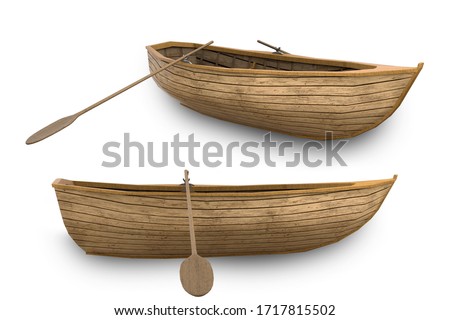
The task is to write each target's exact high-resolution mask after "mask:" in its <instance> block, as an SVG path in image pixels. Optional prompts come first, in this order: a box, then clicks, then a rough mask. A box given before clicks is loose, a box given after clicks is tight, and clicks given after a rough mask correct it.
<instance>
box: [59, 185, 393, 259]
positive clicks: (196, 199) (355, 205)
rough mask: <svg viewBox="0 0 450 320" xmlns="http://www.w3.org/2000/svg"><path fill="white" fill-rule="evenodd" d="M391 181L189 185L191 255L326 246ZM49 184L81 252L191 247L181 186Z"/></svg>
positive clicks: (136, 253)
mask: <svg viewBox="0 0 450 320" xmlns="http://www.w3.org/2000/svg"><path fill="white" fill-rule="evenodd" d="M395 179H396V176H394V178H392V179H386V180H375V181H365V182H351V183H322V184H309V185H307V184H303V185H262V186H193V187H192V192H191V198H192V209H193V214H194V221H195V233H196V238H197V250H198V253H199V254H200V255H201V256H206V257H207V256H233V255H258V254H275V253H292V252H302V251H307V250H311V249H315V248H318V247H322V246H325V245H328V244H332V243H334V242H336V241H339V240H340V239H342V238H345V237H346V236H348V235H349V234H351V233H353V232H355V231H356V230H358V229H359V228H361V227H362V226H363V225H364V224H365V223H366V222H367V221H368V220H370V219H371V218H372V217H373V215H374V214H375V213H376V212H377V210H378V209H379V208H380V206H381V204H382V202H383V201H384V199H385V197H386V195H387V194H388V192H389V190H390V188H391V187H392V185H393V183H394V182H395ZM53 187H54V188H55V191H56V195H57V199H58V203H59V207H60V210H61V213H62V217H63V220H64V224H65V226H66V228H67V231H68V232H69V234H70V236H71V237H72V238H73V239H74V241H75V242H76V243H77V244H78V245H79V246H80V247H81V248H82V249H83V250H84V251H85V252H86V253H88V254H96V255H108V256H118V257H127V258H180V257H188V256H189V255H190V253H191V252H190V242H189V227H188V217H187V212H186V196H185V193H184V190H183V187H182V186H178V185H159V186H158V185H148V186H135V185H117V184H102V183H88V182H79V181H78V182H77V181H68V180H63V179H57V180H56V181H55V182H54V183H53Z"/></svg>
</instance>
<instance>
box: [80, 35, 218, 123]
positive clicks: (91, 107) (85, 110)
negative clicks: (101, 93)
mask: <svg viewBox="0 0 450 320" xmlns="http://www.w3.org/2000/svg"><path fill="white" fill-rule="evenodd" d="M212 43H214V41H209V42H208V43H205V44H204V45H202V46H200V47H198V48H197V49H195V50H192V51H191V52H189V53H187V54H185V55H183V56H182V57H180V58H178V59H176V60H174V61H172V62H171V63H169V64H167V65H165V66H164V67H162V68H160V69H158V70H156V71H154V72H152V73H150V74H148V75H146V76H145V77H142V78H140V79H139V80H136V81H135V82H133V83H131V84H129V85H127V86H126V87H124V88H122V89H120V90H118V91H116V92H114V93H113V94H110V95H109V96H107V97H106V98H103V99H102V100H100V101H98V102H96V103H94V104H93V105H90V106H89V107H87V108H86V109H84V110H81V111H80V112H78V116H81V115H82V114H83V113H86V112H88V111H90V110H92V109H94V108H96V107H98V106H99V105H101V104H103V103H105V102H106V101H108V100H110V99H112V98H114V97H116V96H118V95H119V94H121V93H124V92H125V91H127V90H128V89H131V88H133V87H134V86H136V85H138V84H139V83H141V82H143V81H145V80H147V79H149V78H151V77H153V76H154V75H157V74H158V73H160V72H161V71H164V70H166V69H167V68H170V67H171V66H173V65H174V64H175V63H178V62H180V61H181V60H184V59H186V58H187V57H188V56H190V55H192V54H194V53H196V52H197V51H200V50H202V49H204V48H206V47H207V46H209V45H211V44H212Z"/></svg>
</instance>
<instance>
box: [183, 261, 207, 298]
mask: <svg viewBox="0 0 450 320" xmlns="http://www.w3.org/2000/svg"><path fill="white" fill-rule="evenodd" d="M180 280H181V284H182V285H183V288H184V290H186V292H187V293H189V294H191V295H193V296H195V297H201V296H204V295H205V294H207V293H208V292H209V291H210V290H211V288H212V287H213V284H214V273H213V270H212V267H211V264H210V263H209V261H208V260H206V259H205V258H203V257H200V256H199V255H192V256H190V257H189V258H187V259H186V260H184V261H183V263H182V264H181V267H180Z"/></svg>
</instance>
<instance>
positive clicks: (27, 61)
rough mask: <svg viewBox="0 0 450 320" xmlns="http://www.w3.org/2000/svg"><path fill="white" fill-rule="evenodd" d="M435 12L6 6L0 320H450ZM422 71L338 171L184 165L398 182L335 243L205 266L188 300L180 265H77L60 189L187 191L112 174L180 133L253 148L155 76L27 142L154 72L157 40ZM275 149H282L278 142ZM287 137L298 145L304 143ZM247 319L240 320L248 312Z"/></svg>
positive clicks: (166, 173) (236, 178)
mask: <svg viewBox="0 0 450 320" xmlns="http://www.w3.org/2000/svg"><path fill="white" fill-rule="evenodd" d="M443 3H445V2H440V1H427V2H423V3H419V2H418V1H376V2H372V3H368V2H363V1H308V2H300V1H230V0H228V1H221V2H213V1H167V2H162V1H111V0H109V1H85V0H78V1H48V0H42V1H14V2H13V1H9V2H6V1H2V2H1V5H0V32H1V43H0V46H1V50H0V56H1V59H0V81H1V83H0V84H1V86H0V90H1V92H0V106H1V112H2V114H1V116H0V125H1V126H0V130H1V137H2V140H1V149H0V150H1V151H0V152H1V153H0V155H1V156H0V170H1V175H0V177H1V179H2V181H1V182H2V183H1V192H0V194H1V203H2V205H1V207H0V208H1V209H0V210H1V211H0V212H1V220H0V228H1V232H0V246H1V258H0V259H1V260H0V271H1V272H0V296H1V297H0V318H1V319H30V318H35V319H115V318H116V319H117V318H118V317H115V316H114V313H113V307H120V306H123V307H147V306H153V304H156V305H158V306H161V307H164V306H167V305H177V306H186V307H189V306H195V305H203V306H212V305H213V304H216V305H218V306H220V307H227V306H243V307H248V308H255V307H256V306H257V305H259V304H276V303H278V304H334V305H336V314H337V316H335V317H334V318H335V319H361V318H365V319H380V318H391V319H394V318H396V319H423V318H434V319H444V318H448V307H446V305H448V287H449V285H450V281H449V275H448V274H449V273H448V270H449V269H450V265H449V259H448V243H449V232H448V228H449V222H450V218H449V212H448V195H447V193H448V181H449V170H448V155H449V153H448V145H447V143H448V139H446V137H447V132H446V129H447V128H448V116H449V111H448V109H449V105H448V91H449V90H448V77H446V76H445V75H446V74H448V63H447V59H448V56H449V55H450V52H449V50H448V46H447V44H448V34H447V32H446V31H448V30H449V27H450V26H449V22H448V21H449V19H448V11H447V10H445V9H444V7H443V5H441V4H443ZM256 39H262V40H265V41H267V42H269V43H273V44H275V45H280V46H282V48H283V49H285V50H286V51H290V52H293V53H297V54H301V55H306V56H314V57H323V58H334V59H342V60H351V61H362V62H373V63H381V64H391V65H403V66H416V65H417V63H418V62H420V61H423V62H425V66H424V69H423V70H422V73H421V74H420V75H419V77H418V79H417V81H416V82H415V84H414V85H413V87H412V89H411V90H410V92H409V94H408V95H407V97H406V99H405V100H404V102H403V104H402V106H401V107H400V108H399V109H398V110H397V112H396V113H395V114H394V115H393V116H392V117H391V118H389V119H388V120H387V121H386V122H385V123H383V124H382V125H380V126H379V127H378V128H376V129H374V130H372V131H371V132H369V133H366V134H364V135H362V136H359V137H357V138H354V139H352V140H351V141H350V143H349V144H348V145H347V146H346V147H345V148H344V150H343V152H342V156H343V157H344V159H345V160H346V162H347V164H348V167H340V166H334V167H328V168H327V167H324V166H321V167H318V168H314V169H312V168H306V167H304V166H300V167H297V168H283V167H281V166H278V167H277V168H270V167H268V166H265V165H260V166H258V167H257V168H251V169H246V168H239V167H238V166H236V165H235V166H234V167H233V168H227V167H225V166H222V167H219V168H216V169H211V168H207V167H204V166H202V167H200V168H190V170H191V177H192V182H193V183H194V184H195V183H196V184H259V183H301V182H319V181H353V180H366V179H379V178H389V177H391V176H392V175H393V174H396V173H397V174H399V178H398V180H397V182H396V184H395V185H394V187H393V189H392V191H391V192H390V194H389V195H388V197H387V199H386V201H385V202H384V204H383V206H382V207H381V209H380V211H379V212H378V213H377V215H376V216H375V217H374V219H372V220H371V221H370V222H369V223H368V224H367V225H366V226H365V227H363V228H362V229H361V230H359V231H358V232H357V233H355V234H353V235H351V236H350V237H348V238H346V239H344V240H343V241H341V242H339V243H337V244H335V245H331V246H328V247H325V248H322V249H318V250H314V251H310V252H307V253H301V254H291V255H275V256H260V257H233V258H213V259H210V261H211V262H212V266H213V269H214V272H215V286H214V288H213V290H212V291H211V292H210V293H209V294H208V295H207V296H205V297H203V298H194V297H191V296H189V295H188V294H186V293H185V292H184V291H183V289H182V288H181V285H180V283H179V278H178V269H179V265H180V263H181V259H177V260H131V259H117V258H109V257H96V256H86V255H84V253H83V251H82V250H81V249H80V248H78V247H77V246H76V245H75V243H74V242H73V241H72V240H71V238H70V237H69V235H68V234H67V232H66V230H65V228H64V225H63V222H62V219H61V217H60V212H59V208H58V205H57V202H56V197H55V195H54V192H53V189H52V187H51V182H52V181H53V180H54V179H55V178H57V177H62V178H67V179H73V180H90V181H109V182H123V183H181V178H182V174H183V169H182V168H179V167H175V166H173V165H172V166H170V167H168V168H162V169H157V168H152V167H150V166H146V167H145V168H139V167H137V166H136V165H133V166H132V167H131V168H123V167H119V168H114V169H108V168H104V167H102V166H101V163H102V161H103V160H105V156H104V155H103V153H102V146H103V144H104V143H105V142H107V141H122V140H121V139H123V133H124V132H130V134H131V137H132V139H134V140H137V141H142V142H146V141H154V142H155V143H156V144H158V143H161V142H162V141H170V139H171V138H172V137H173V135H175V134H176V133H180V134H181V136H184V137H187V135H188V134H190V133H195V135H196V138H197V140H199V141H202V142H206V141H210V140H216V141H219V142H221V143H224V144H226V143H229V142H231V141H235V140H236V141H247V140H258V139H261V136H262V135H263V133H265V132H264V131H263V130H258V129H252V128H246V127H243V126H239V125H235V124H231V123H226V122H223V121H219V120H215V119H212V118H208V117H205V116H202V115H200V114H197V113H195V112H193V111H190V110H188V109H185V108H183V107H181V106H180V105H179V104H178V102H177V101H176V100H174V99H172V98H171V97H169V96H168V95H167V94H166V93H164V92H163V91H161V90H160V89H159V88H158V87H157V86H156V85H155V83H154V82H153V81H152V80H150V81H147V82H145V83H144V84H141V85H140V86H138V87H136V88H134V89H132V90H131V91H128V92H127V93H125V94H122V95H121V96H119V97H117V98H116V99H114V100H112V101H110V102H108V103H107V104H105V105H103V106H101V107H99V108H97V109H96V110H94V111H92V112H90V113H89V114H86V115H85V116H83V117H82V118H80V119H79V120H77V121H76V122H75V123H74V124H73V125H72V126H71V127H69V128H67V129H66V130H64V131H62V132H60V133H59V134H57V135H55V136H53V137H51V138H49V139H48V140H45V141H43V142H41V143H39V144H36V145H32V146H26V145H25V140H26V138H27V137H28V136H29V135H30V134H32V133H33V132H35V131H36V130H38V129H40V128H41V127H43V126H44V125H46V124H48V123H50V122H52V121H53V120H56V119H58V118H60V117H63V116H66V115H69V114H71V113H75V112H77V111H78V110H81V109H82V108H84V107H86V106H88V105H89V104H91V103H93V102H95V101H97V100H99V99H101V98H103V97H104V96H106V95H108V94H109V93H111V92H114V91H115V90H117V89H119V88H120V87H122V86H124V85H126V84H128V83H131V82H132V81H134V80H135V79H138V78H139V77H141V76H143V75H145V74H146V73H147V72H148V66H147V57H146V51H145V49H144V47H145V46H146V45H148V44H153V43H159V42H164V41H168V40H176V41H188V42H197V43H205V42H207V41H209V40H215V44H216V45H219V46H227V47H235V48H242V49H258V50H265V49H264V47H262V46H260V45H259V44H257V43H256ZM275 138H276V139H277V140H278V141H283V140H292V139H294V138H291V137H288V136H284V135H275ZM294 140H295V141H299V142H302V141H303V142H304V140H302V139H294ZM249 318H251V316H249Z"/></svg>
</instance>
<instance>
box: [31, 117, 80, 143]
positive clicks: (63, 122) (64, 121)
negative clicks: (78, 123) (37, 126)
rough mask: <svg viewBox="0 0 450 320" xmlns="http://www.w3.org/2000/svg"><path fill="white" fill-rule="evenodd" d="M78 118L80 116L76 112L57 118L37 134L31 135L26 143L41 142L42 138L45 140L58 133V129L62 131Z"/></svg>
mask: <svg viewBox="0 0 450 320" xmlns="http://www.w3.org/2000/svg"><path fill="white" fill-rule="evenodd" d="M77 118H78V117H77V115H76V114H75V115H71V116H68V117H64V118H61V119H59V120H56V121H55V122H53V123H51V124H49V125H48V126H46V127H45V128H42V129H41V130H39V131H38V132H36V133H35V134H33V135H31V136H30V137H29V138H28V139H27V141H26V142H25V143H26V144H33V143H36V142H39V141H41V140H44V139H45V138H48V137H50V136H51V135H53V134H55V133H57V132H58V131H61V130H62V129H64V128H65V127H67V126H69V125H70V124H72V123H73V122H74V121H75V120H76V119H77Z"/></svg>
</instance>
